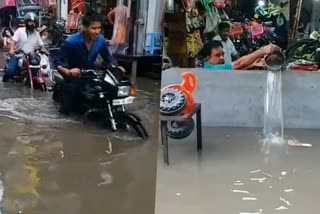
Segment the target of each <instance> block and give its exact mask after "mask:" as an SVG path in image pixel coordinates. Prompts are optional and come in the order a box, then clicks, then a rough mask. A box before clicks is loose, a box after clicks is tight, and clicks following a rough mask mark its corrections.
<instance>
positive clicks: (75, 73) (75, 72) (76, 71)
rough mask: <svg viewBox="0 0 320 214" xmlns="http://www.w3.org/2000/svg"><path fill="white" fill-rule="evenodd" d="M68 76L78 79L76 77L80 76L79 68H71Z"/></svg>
mask: <svg viewBox="0 0 320 214" xmlns="http://www.w3.org/2000/svg"><path fill="white" fill-rule="evenodd" d="M69 74H70V76H72V77H78V76H80V69H79V68H72V69H70V70H69Z"/></svg>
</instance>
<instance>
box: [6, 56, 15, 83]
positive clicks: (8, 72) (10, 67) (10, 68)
mask: <svg viewBox="0 0 320 214" xmlns="http://www.w3.org/2000/svg"><path fill="white" fill-rule="evenodd" d="M18 61H19V58H18V57H16V56H11V57H10V59H9V62H8V65H7V69H6V71H5V74H4V76H3V81H4V82H5V81H8V80H9V79H12V78H13V76H14V73H15V72H16V71H17V70H18Z"/></svg>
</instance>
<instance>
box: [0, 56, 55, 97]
mask: <svg viewBox="0 0 320 214" xmlns="http://www.w3.org/2000/svg"><path fill="white" fill-rule="evenodd" d="M44 54H45V53H44V52H43V51H40V50H37V51H36V52H34V53H30V54H25V53H23V52H22V51H17V52H16V53H15V56H16V57H17V58H19V61H18V66H19V69H18V71H16V73H15V74H14V81H15V82H19V81H23V80H25V85H26V86H27V87H30V88H32V89H39V90H41V91H47V87H46V81H45V77H44V76H43V73H42V69H47V67H49V66H50V65H49V64H47V63H44V62H42V63H41V55H44ZM9 59H10V56H8V58H7V61H9ZM3 70H4V71H5V70H6V68H4V69H3Z"/></svg>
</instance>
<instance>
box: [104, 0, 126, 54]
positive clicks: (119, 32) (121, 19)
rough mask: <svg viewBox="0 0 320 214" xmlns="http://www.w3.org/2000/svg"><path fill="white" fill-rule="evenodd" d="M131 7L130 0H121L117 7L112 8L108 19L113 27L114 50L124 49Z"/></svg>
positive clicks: (112, 40) (112, 41)
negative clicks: (129, 5) (129, 6)
mask: <svg viewBox="0 0 320 214" xmlns="http://www.w3.org/2000/svg"><path fill="white" fill-rule="evenodd" d="M129 12H130V11H129V8H128V0H119V2H118V5H117V7H115V8H114V9H113V10H111V11H110V12H109V13H108V15H107V19H108V22H109V23H110V24H112V25H114V27H113V35H112V39H111V41H110V42H111V43H112V44H113V45H114V46H115V50H114V52H120V51H124V50H123V49H124V48H125V45H126V41H127V36H128V32H129V30H130V29H129V28H128V26H129V24H128V23H129Z"/></svg>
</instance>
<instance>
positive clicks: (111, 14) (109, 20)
mask: <svg viewBox="0 0 320 214" xmlns="http://www.w3.org/2000/svg"><path fill="white" fill-rule="evenodd" d="M115 10H116V8H114V9H113V10H111V11H110V12H109V13H108V15H107V19H108V22H109V23H110V24H112V25H113V24H114V22H113V19H114V17H115Z"/></svg>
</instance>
